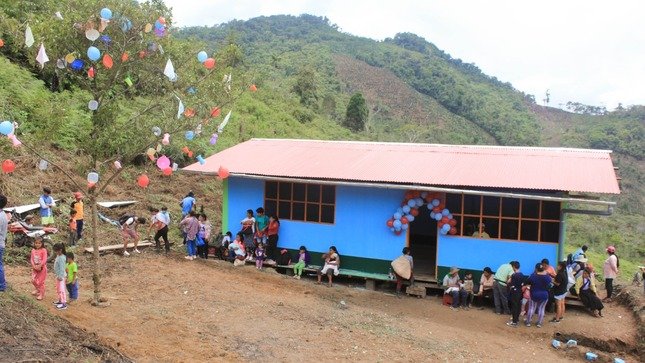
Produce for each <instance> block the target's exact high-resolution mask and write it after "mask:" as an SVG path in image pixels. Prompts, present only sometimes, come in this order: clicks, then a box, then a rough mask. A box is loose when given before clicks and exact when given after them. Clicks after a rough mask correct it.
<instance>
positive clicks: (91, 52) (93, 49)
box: [87, 47, 101, 62]
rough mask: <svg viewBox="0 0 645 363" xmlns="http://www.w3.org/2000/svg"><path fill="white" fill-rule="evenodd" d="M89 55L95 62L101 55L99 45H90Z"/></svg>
mask: <svg viewBox="0 0 645 363" xmlns="http://www.w3.org/2000/svg"><path fill="white" fill-rule="evenodd" d="M87 57H88V58H89V59H90V60H91V61H93V62H95V61H97V60H98V59H99V58H100V57H101V51H100V50H99V48H97V47H89V48H87Z"/></svg>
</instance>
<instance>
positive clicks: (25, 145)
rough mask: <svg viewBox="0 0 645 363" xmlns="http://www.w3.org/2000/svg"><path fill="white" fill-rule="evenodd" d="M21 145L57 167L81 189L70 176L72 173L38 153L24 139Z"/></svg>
mask: <svg viewBox="0 0 645 363" xmlns="http://www.w3.org/2000/svg"><path fill="white" fill-rule="evenodd" d="M22 146H24V147H25V148H27V149H28V150H29V151H31V152H32V153H34V154H36V156H38V157H39V158H41V159H43V160H45V161H46V162H47V163H48V164H50V165H51V166H53V167H55V168H57V169H58V170H60V171H62V172H63V174H65V176H66V177H67V178H68V179H69V180H70V181H71V182H72V184H74V186H75V187H76V188H77V189H81V186H80V185H79V184H78V183H77V182H76V180H74V178H73V177H72V175H71V174H70V173H69V172H67V170H65V169H63V168H62V167H60V166H59V165H58V164H56V163H54V162H53V161H51V160H50V159H48V158H47V157H45V156H43V155H42V154H40V153H39V152H38V151H36V149H35V148H34V147H32V146H30V145H29V144H28V143H26V142H24V141H23V142H22Z"/></svg>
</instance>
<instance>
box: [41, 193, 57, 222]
mask: <svg viewBox="0 0 645 363" xmlns="http://www.w3.org/2000/svg"><path fill="white" fill-rule="evenodd" d="M51 194H52V190H51V189H49V188H48V187H44V188H43V195H41V196H40V198H39V199H38V204H40V223H41V224H42V225H43V226H45V227H49V226H51V225H52V224H54V212H53V211H52V208H53V207H55V206H56V202H54V198H52V196H51Z"/></svg>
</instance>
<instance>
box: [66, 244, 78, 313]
mask: <svg viewBox="0 0 645 363" xmlns="http://www.w3.org/2000/svg"><path fill="white" fill-rule="evenodd" d="M66 256H67V266H66V268H65V270H66V272H67V292H68V293H69V300H70V302H74V301H76V300H77V299H78V265H76V262H74V253H73V252H67V255H66Z"/></svg>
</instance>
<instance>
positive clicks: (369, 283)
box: [365, 279, 376, 291]
mask: <svg viewBox="0 0 645 363" xmlns="http://www.w3.org/2000/svg"><path fill="white" fill-rule="evenodd" d="M365 289H367V290H371V291H374V290H376V281H375V280H372V279H365Z"/></svg>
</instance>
